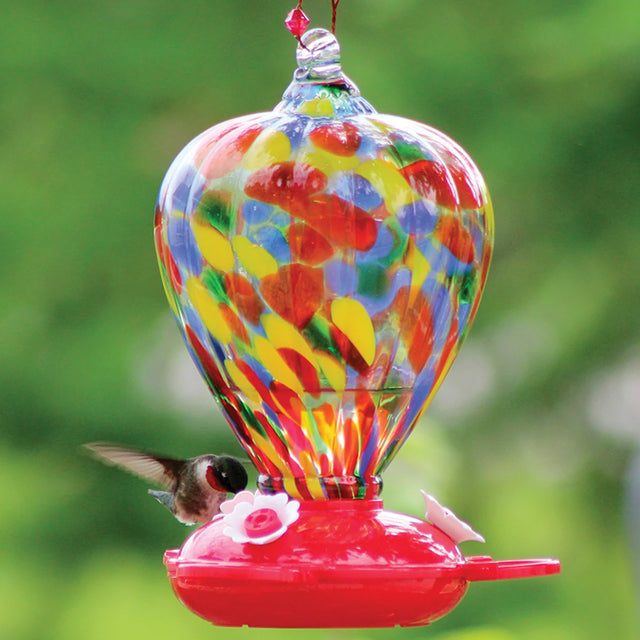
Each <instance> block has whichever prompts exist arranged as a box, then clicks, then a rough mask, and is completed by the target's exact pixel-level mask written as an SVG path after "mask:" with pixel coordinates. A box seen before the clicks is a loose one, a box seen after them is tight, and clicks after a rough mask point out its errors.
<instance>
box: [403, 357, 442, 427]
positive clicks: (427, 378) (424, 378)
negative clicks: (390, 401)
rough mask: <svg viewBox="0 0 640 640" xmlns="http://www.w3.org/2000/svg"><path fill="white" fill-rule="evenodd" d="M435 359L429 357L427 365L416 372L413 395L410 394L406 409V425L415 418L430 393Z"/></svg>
mask: <svg viewBox="0 0 640 640" xmlns="http://www.w3.org/2000/svg"><path fill="white" fill-rule="evenodd" d="M434 369H435V360H434V359H430V360H429V363H427V366H426V367H425V368H424V369H423V370H422V371H421V372H420V373H419V374H418V377H417V378H416V381H415V384H414V386H413V395H412V396H411V402H410V403H409V408H408V409H407V413H406V418H405V424H406V425H407V426H409V425H411V423H412V422H413V421H414V420H415V418H416V417H417V416H418V415H419V414H420V411H422V407H423V405H424V402H425V400H426V399H427V397H428V396H429V394H430V393H431V389H432V388H433V382H434V378H435V371H434Z"/></svg>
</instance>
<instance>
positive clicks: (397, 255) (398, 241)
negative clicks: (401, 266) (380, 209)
mask: <svg viewBox="0 0 640 640" xmlns="http://www.w3.org/2000/svg"><path fill="white" fill-rule="evenodd" d="M385 224H386V225H387V227H389V231H391V235H392V236H393V247H392V248H391V251H389V253H388V254H387V255H386V256H385V257H384V258H382V259H381V260H380V261H379V262H380V264H381V265H383V266H384V267H389V265H392V264H393V263H395V262H399V261H400V260H401V259H402V256H403V255H404V254H405V252H406V250H407V245H408V243H409V236H408V235H407V234H406V233H405V232H404V231H403V230H402V227H401V226H400V223H399V222H398V220H396V219H395V218H387V220H385Z"/></svg>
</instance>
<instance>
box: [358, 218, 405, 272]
mask: <svg viewBox="0 0 640 640" xmlns="http://www.w3.org/2000/svg"><path fill="white" fill-rule="evenodd" d="M377 226H378V235H377V237H376V241H375V243H374V245H373V247H371V249H369V251H359V252H358V253H356V262H357V263H362V262H373V261H375V260H378V259H380V258H385V257H386V256H388V255H389V254H390V253H391V251H392V249H393V247H394V244H395V242H394V236H393V233H392V231H391V229H389V227H388V226H387V225H386V224H379V225H377Z"/></svg>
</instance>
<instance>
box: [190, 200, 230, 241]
mask: <svg viewBox="0 0 640 640" xmlns="http://www.w3.org/2000/svg"><path fill="white" fill-rule="evenodd" d="M197 216H198V217H200V218H201V219H203V220H206V221H207V222H208V223H209V224H210V225H211V226H212V227H215V228H216V229H217V230H218V231H220V232H221V233H224V234H226V233H228V232H229V229H230V228H231V218H232V211H231V205H230V196H229V194H228V193H226V192H225V191H207V192H206V193H205V194H204V195H203V196H202V199H201V200H200V204H199V206H198V210H197Z"/></svg>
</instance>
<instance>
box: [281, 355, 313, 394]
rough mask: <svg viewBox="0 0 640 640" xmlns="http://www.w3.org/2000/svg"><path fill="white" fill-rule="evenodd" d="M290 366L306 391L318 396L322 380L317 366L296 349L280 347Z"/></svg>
mask: <svg viewBox="0 0 640 640" xmlns="http://www.w3.org/2000/svg"><path fill="white" fill-rule="evenodd" d="M278 353H279V354H280V355H281V356H282V357H283V359H284V361H285V362H286V363H287V365H288V366H289V368H290V369H291V370H292V371H293V372H294V373H295V374H296V375H297V376H298V378H299V379H300V382H302V386H303V388H304V390H305V391H307V392H309V393H310V394H311V395H312V396H314V397H317V395H318V394H319V391H320V380H319V379H318V373H317V371H316V368H315V366H314V365H313V364H311V362H309V361H308V360H307V359H306V358H305V357H303V356H301V355H300V354H299V353H298V352H297V351H295V350H294V349H288V348H283V349H278Z"/></svg>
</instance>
